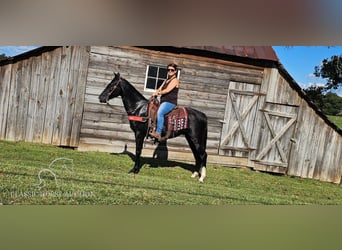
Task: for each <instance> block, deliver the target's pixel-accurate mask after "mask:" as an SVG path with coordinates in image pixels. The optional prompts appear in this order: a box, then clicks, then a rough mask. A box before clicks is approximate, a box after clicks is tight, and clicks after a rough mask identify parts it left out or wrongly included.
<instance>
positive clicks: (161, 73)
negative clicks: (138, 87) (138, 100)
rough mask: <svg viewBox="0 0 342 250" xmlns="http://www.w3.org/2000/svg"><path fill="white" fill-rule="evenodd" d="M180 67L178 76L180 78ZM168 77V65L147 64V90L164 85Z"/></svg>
mask: <svg viewBox="0 0 342 250" xmlns="http://www.w3.org/2000/svg"><path fill="white" fill-rule="evenodd" d="M179 72H180V70H179V69H178V73H177V78H179ZM166 78H167V67H166V66H157V65H147V69H146V79H145V89H144V90H145V91H151V92H152V91H155V90H156V89H158V88H159V87H160V85H162V83H163V82H164V80H165V79H166Z"/></svg>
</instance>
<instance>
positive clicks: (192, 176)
mask: <svg viewBox="0 0 342 250" xmlns="http://www.w3.org/2000/svg"><path fill="white" fill-rule="evenodd" d="M197 176H199V173H198V172H196V171H195V172H193V173H192V175H191V178H195V177H197Z"/></svg>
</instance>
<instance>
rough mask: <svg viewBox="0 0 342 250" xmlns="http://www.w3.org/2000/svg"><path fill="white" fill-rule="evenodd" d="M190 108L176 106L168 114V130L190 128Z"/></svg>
mask: <svg viewBox="0 0 342 250" xmlns="http://www.w3.org/2000/svg"><path fill="white" fill-rule="evenodd" d="M188 119H189V118H188V110H187V109H186V108H185V107H184V108H176V109H174V110H173V111H171V113H170V114H168V115H167V130H168V131H171V132H173V131H178V130H183V129H187V128H188V125H189V123H188Z"/></svg>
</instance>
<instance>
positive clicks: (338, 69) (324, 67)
mask: <svg viewBox="0 0 342 250" xmlns="http://www.w3.org/2000/svg"><path fill="white" fill-rule="evenodd" d="M314 74H315V76H317V77H322V78H327V79H328V80H327V83H326V87H325V88H326V89H338V88H339V87H341V86H342V55H340V56H332V57H331V59H330V60H328V59H324V60H323V61H322V64H321V65H320V66H316V67H315V72H314Z"/></svg>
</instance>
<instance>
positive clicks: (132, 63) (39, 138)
mask: <svg viewBox="0 0 342 250" xmlns="http://www.w3.org/2000/svg"><path fill="white" fill-rule="evenodd" d="M170 62H174V63H176V64H178V65H179V68H180V72H179V75H178V77H179V79H180V82H181V89H180V92H179V105H181V106H191V107H193V108H196V109H198V110H201V111H203V112H204V113H205V114H206V115H207V117H208V126H209V127H208V142H207V152H208V154H209V156H208V162H209V163H218V164H220V165H227V166H235V167H239V166H247V167H250V168H253V169H256V170H261V171H266V172H272V173H281V174H287V175H290V176H300V177H303V178H314V179H318V180H322V181H329V182H334V183H339V182H340V179H341V171H342V132H341V130H340V129H338V128H337V127H336V126H335V125H334V124H332V123H331V122H330V121H329V120H328V119H327V118H326V117H325V116H324V115H323V114H322V113H321V112H320V111H319V110H318V109H317V108H316V107H315V106H314V105H313V104H312V103H310V101H309V100H308V99H307V97H306V96H305V94H304V93H303V92H302V90H301V88H300V87H299V86H298V84H297V83H296V82H295V81H294V80H293V79H292V78H291V76H290V75H289V74H288V73H287V71H286V70H285V69H284V68H283V66H282V65H281V64H280V63H279V61H278V58H277V56H276V54H275V52H274V51H273V49H272V47H269V46H255V47H252V46H226V47H213V46H197V47H132V46H120V47H115V46H107V47H104V46H63V47H61V46H59V47H40V48H37V49H35V50H33V51H30V52H27V53H24V54H22V55H19V56H16V57H13V58H10V59H8V60H5V61H2V62H0V139H1V140H11V141H28V142H39V143H47V144H54V145H58V146H66V147H73V148H78V149H79V150H99V151H107V152H117V153H118V152H124V151H125V150H127V151H130V152H133V153H134V152H135V144H134V134H133V133H132V131H131V130H130V128H129V123H128V120H127V115H126V113H125V110H124V108H123V105H122V102H121V100H120V98H116V99H114V100H111V101H110V103H111V104H112V106H113V107H114V108H112V107H109V106H108V105H105V104H100V103H99V101H98V95H99V94H100V93H101V92H102V90H103V89H104V87H105V86H106V85H107V84H108V83H109V82H110V81H111V80H112V78H113V72H120V74H121V76H122V77H124V78H125V79H126V80H128V81H129V82H130V83H132V84H133V85H134V86H135V87H136V88H137V89H138V90H139V91H140V92H141V93H142V94H143V95H144V96H145V97H146V98H149V97H150V96H151V94H152V92H153V90H154V88H155V87H156V86H157V85H158V84H159V83H160V81H162V80H163V78H165V75H166V74H165V68H166V65H167V64H169V63H170ZM155 151H156V145H152V144H151V143H150V142H148V141H147V142H146V143H145V146H144V150H143V155H145V156H150V157H152V156H153V154H154V153H155ZM167 154H168V158H169V159H173V160H179V161H193V156H192V154H191V151H190V148H189V147H188V145H187V143H186V140H185V139H184V138H182V137H178V138H175V139H172V140H169V141H167ZM208 175H209V176H210V173H208Z"/></svg>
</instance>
